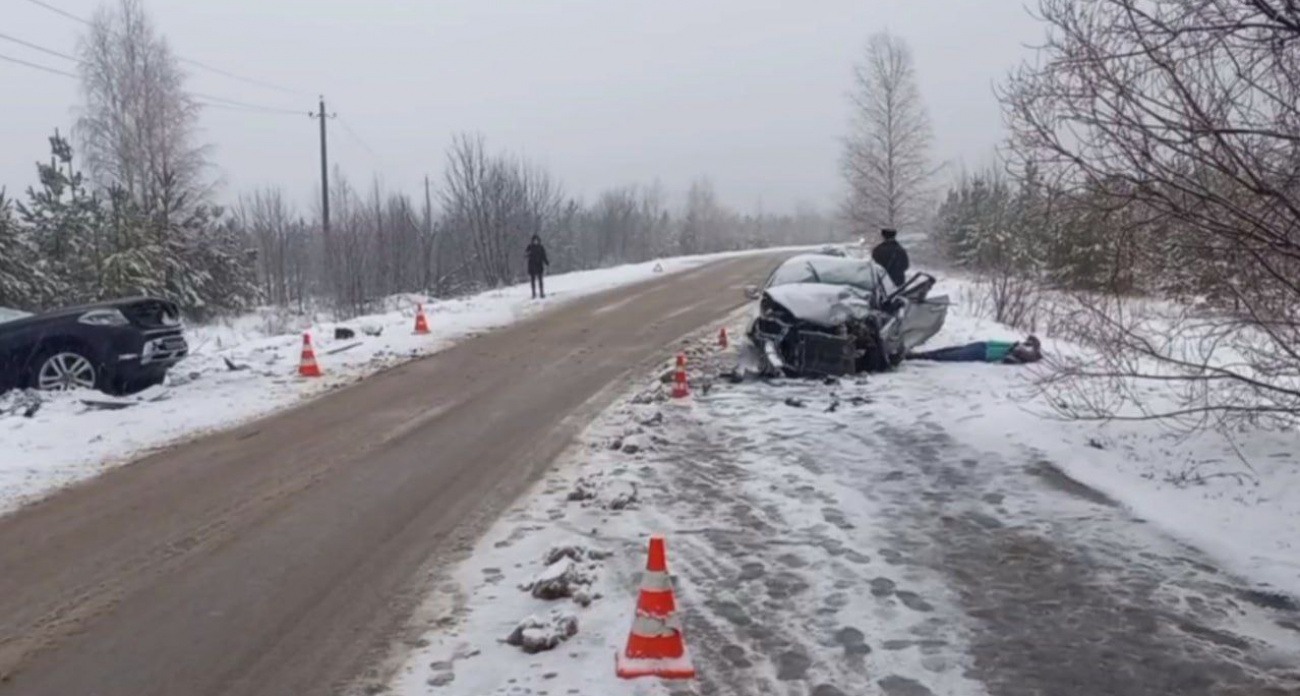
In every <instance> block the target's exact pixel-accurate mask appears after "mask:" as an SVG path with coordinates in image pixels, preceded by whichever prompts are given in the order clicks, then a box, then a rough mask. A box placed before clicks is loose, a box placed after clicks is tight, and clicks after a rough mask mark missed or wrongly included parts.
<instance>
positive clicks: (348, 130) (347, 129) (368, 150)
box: [339, 116, 384, 164]
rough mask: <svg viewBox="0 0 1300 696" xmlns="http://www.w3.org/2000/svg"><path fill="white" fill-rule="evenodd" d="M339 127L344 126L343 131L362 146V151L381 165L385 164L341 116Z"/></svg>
mask: <svg viewBox="0 0 1300 696" xmlns="http://www.w3.org/2000/svg"><path fill="white" fill-rule="evenodd" d="M339 125H341V126H343V131H344V132H346V133H347V134H348V137H350V138H352V140H353V141H355V142H356V144H358V145H360V146H361V149H362V150H365V151H366V153H367V154H369V155H370V156H371V157H373V158H375V161H377V162H379V163H380V164H383V161H384V158H383V157H380V156H379V155H377V154H375V151H374V150H372V149H371V148H370V146H369V145H367V144H366V141H365V140H364V139H363V138H362V137H361V136H360V135H357V132H356V131H354V130H352V126H349V125H348V122H347V119H345V118H343V117H341V116H340V117H339Z"/></svg>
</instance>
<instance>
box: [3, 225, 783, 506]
mask: <svg viewBox="0 0 1300 696" xmlns="http://www.w3.org/2000/svg"><path fill="white" fill-rule="evenodd" d="M770 251H773V250H756V251H751V252H735V253H726V254H713V255H705V256H694V257H681V258H670V259H663V260H661V261H656V262H648V263H641V264H631V265H626V266H619V267H616V268H606V269H599V270H593V271H583V272H578V273H569V274H564V275H557V276H553V277H550V278H548V279H547V289H548V290H549V291H550V292H549V294H548V297H547V300H545V301H543V302H537V301H534V300H532V299H531V297H530V292H529V289H528V286H527V285H518V286H513V287H509V288H504V289H501V290H494V291H490V292H486V293H483V294H480V295H475V296H472V297H467V298H461V299H454V300H447V301H437V302H427V303H426V304H425V310H426V312H427V313H428V316H429V321H430V324H431V326H432V332H433V333H432V335H428V336H416V335H413V331H412V329H413V325H414V324H413V322H414V313H415V303H416V302H418V301H423V300H424V299H425V298H422V297H417V296H413V295H412V296H403V297H398V298H393V300H394V302H393V304H394V306H399V307H401V309H398V310H395V311H391V312H387V313H384V314H377V315H372V316H365V317H358V318H356V319H353V320H350V321H347V322H341V323H336V322H316V323H312V322H311V321H310V319H301V320H298V321H301V322H302V323H301V324H299V325H288V326H286V325H284V318H283V317H281V316H276V317H272V316H270V315H267V314H250V315H247V316H244V317H239V318H237V319H235V320H233V321H227V322H224V323H221V324H214V325H208V326H196V327H192V328H190V329H189V330H188V331H187V338H188V339H189V341H190V346H191V355H190V357H189V358H188V359H186V360H185V361H184V362H182V363H181V364H180V365H178V366H177V367H176V368H175V369H173V370H172V372H171V374H169V375H168V384H167V385H166V386H164V387H162V388H158V389H153V390H149V391H148V392H146V393H143V394H139V395H136V396H133V397H129V398H125V399H115V398H110V397H105V396H104V395H102V394H97V393H80V392H77V393H65V394H53V395H41V397H40V399H41V401H42V403H41V404H40V406H39V407H38V409H37V410H36V411H35V412H34V413H32V415H31V417H24V413H25V412H27V411H28V408H27V405H26V404H27V403H28V400H29V399H30V397H31V395H29V394H21V393H17V392H11V393H9V394H5V395H0V514H3V513H5V512H8V511H10V510H13V509H15V508H17V507H18V506H20V505H22V504H23V503H25V502H27V501H30V500H33V499H36V498H39V497H41V496H43V495H46V494H48V493H49V492H51V491H53V490H57V489H58V488H60V487H62V486H65V485H68V484H71V483H75V482H77V481H81V480H84V479H86V478H89V477H92V476H95V475H96V474H98V473H101V472H103V471H105V470H107V469H110V468H112V467H115V466H119V465H121V464H123V463H126V462H128V461H131V460H133V459H135V458H138V457H140V456H142V455H144V454H147V453H148V452H149V451H151V450H154V449H158V448H163V447H166V446H169V445H170V444H173V443H176V442H179V441H183V440H186V439H188V438H191V437H194V436H196V435H199V434H202V433H205V432H210V431H214V430H220V429H224V428H229V427H231V426H234V425H237V424H239V423H242V422H245V421H248V420H251V419H254V418H257V417H260V416H265V415H267V414H269V413H271V412H274V411H277V410H279V409H283V408H286V407H289V406H292V405H294V404H297V403H301V402H302V401H304V400H306V399H310V398H313V397H315V396H318V395H320V394H324V393H326V392H329V391H331V390H334V389H338V388H340V387H342V386H344V385H346V384H349V383H351V382H354V381H356V380H358V379H361V378H364V377H365V376H366V375H369V374H372V373H374V372H376V371H379V370H382V369H385V368H388V367H391V366H393V365H396V364H399V363H401V362H404V361H407V360H410V359H413V358H415V357H419V356H423V355H429V354H432V353H436V352H438V351H440V350H443V349H445V348H446V347H448V346H450V345H452V344H453V343H456V342H458V341H462V340H464V339H466V338H469V337H472V336H473V335H475V334H478V333H482V332H485V331H489V330H492V329H494V328H498V327H501V326H505V325H507V324H510V323H513V322H516V321H519V320H521V319H524V318H526V317H529V316H531V315H533V314H535V313H537V312H539V311H541V310H542V309H544V308H545V307H547V306H548V305H550V304H552V303H555V302H564V301H565V300H571V299H576V298H579V297H583V296H586V295H591V294H594V293H598V292H601V291H604V290H608V289H611V288H615V287H619V286H623V285H629V284H633V283H637V282H642V281H645V280H649V279H651V278H653V277H656V276H657V275H659V273H677V272H681V271H685V270H689V269H691V268H695V267H698V266H700V265H702V264H705V263H708V262H710V261H715V260H720V259H724V258H731V257H735V256H743V255H746V254H751V253H766V252H770ZM656 266H659V267H661V269H662V270H661V271H658V272H657V271H656V270H655V268H656ZM290 321H294V320H290ZM336 326H346V327H349V328H352V329H353V330H355V333H356V336H355V338H351V339H345V340H336V339H335V338H334V329H335V328H336ZM363 328H369V329H371V330H372V331H373V330H381V331H382V333H381V334H380V335H378V336H368V335H366V333H364V332H363V331H362V329H363ZM303 331H311V332H312V338H313V342H314V344H315V348H316V354H317V359H318V361H319V362H320V363H321V365H322V367H323V369H324V370H325V375H326V376H325V377H324V378H322V379H319V380H300V379H298V377H297V376H296V370H297V366H298V359H299V353H300V350H301V345H302V335H301V333H302V332H303ZM336 351H337V352H336ZM227 361H230V364H233V365H234V366H236V367H237V368H239V369H236V370H232V369H230V366H229V365H228V364H227ZM87 402H94V405H89V404H87ZM114 406H116V407H118V408H117V409H116V410H112V407H114Z"/></svg>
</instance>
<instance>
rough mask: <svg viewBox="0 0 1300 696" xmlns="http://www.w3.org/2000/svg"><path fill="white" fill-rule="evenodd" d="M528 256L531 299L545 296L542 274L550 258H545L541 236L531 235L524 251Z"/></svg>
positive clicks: (548, 264) (549, 263)
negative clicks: (531, 290)
mask: <svg viewBox="0 0 1300 696" xmlns="http://www.w3.org/2000/svg"><path fill="white" fill-rule="evenodd" d="M524 254H525V255H527V256H528V281H529V284H530V285H531V286H532V288H533V299H534V300H535V299H537V297H538V296H539V295H540V296H541V297H542V298H543V299H545V298H546V285H545V282H544V281H543V280H542V274H543V273H545V272H546V267H547V266H550V265H551V260H550V259H548V258H546V247H544V246H542V238H541V237H539V236H537V235H533V240H532V241H531V242H529V243H528V249H526V250H525V251H524Z"/></svg>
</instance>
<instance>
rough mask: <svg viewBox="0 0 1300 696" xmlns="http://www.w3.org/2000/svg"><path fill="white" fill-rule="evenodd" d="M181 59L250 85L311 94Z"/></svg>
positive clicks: (290, 92)
mask: <svg viewBox="0 0 1300 696" xmlns="http://www.w3.org/2000/svg"><path fill="white" fill-rule="evenodd" d="M179 60H180V61H181V62H182V63H187V64H189V65H193V66H195V67H198V68H202V69H204V70H209V71H211V72H214V73H216V74H218V75H221V76H223V77H227V78H230V79H232V80H237V81H239V82H246V83H248V84H250V85H254V86H257V87H261V88H263V89H273V90H275V91H277V92H284V93H285V94H303V95H305V94H310V93H309V92H304V91H302V90H298V89H290V88H288V87H281V86H279V85H275V84H271V83H270V82H263V81H261V80H255V79H253V78H251V77H243V76H240V75H236V74H235V73H232V72H228V71H226V70H222V69H221V68H214V67H212V66H211V65H207V64H205V63H200V62H199V61H197V60H191V59H189V58H179Z"/></svg>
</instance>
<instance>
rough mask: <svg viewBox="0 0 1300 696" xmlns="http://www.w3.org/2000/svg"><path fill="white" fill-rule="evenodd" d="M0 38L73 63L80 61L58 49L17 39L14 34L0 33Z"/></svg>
mask: <svg viewBox="0 0 1300 696" xmlns="http://www.w3.org/2000/svg"><path fill="white" fill-rule="evenodd" d="M0 39H3V40H5V41H9V42H12V43H16V44H18V45H19V46H26V47H27V48H30V49H32V50H33V51H40V52H41V53H48V54H49V55H52V56H55V57H57V58H62V59H64V60H70V61H72V62H74V63H80V62H81V60H80V59H78V58H76V57H74V56H70V55H68V54H66V53H60V52H58V51H55V50H52V49H49V48H45V47H44V46H37V45H36V44H34V43H30V42H27V41H23V40H22V39H19V38H17V37H14V36H9V35H8V34H0Z"/></svg>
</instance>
